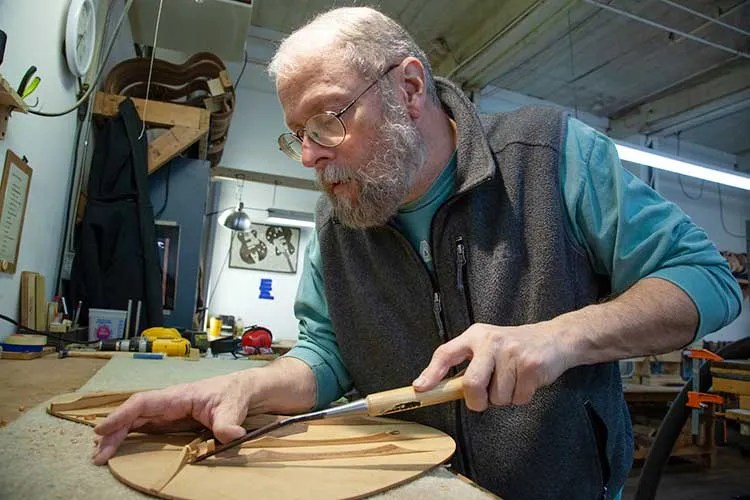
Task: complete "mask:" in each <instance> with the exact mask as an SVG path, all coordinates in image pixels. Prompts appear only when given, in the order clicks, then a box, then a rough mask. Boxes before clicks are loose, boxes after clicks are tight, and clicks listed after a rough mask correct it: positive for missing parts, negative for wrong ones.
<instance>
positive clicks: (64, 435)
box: [0, 357, 495, 500]
mask: <svg viewBox="0 0 750 500" xmlns="http://www.w3.org/2000/svg"><path fill="white" fill-rule="evenodd" d="M75 361H76V360H75V359H67V360H60V362H66V363H72V362H75ZM17 362H18V363H33V362H34V360H31V361H17ZM262 364H264V362H261V361H247V360H229V359H205V358H204V359H201V360H200V361H186V360H183V359H177V358H168V359H163V360H143V359H132V358H130V357H114V358H113V359H111V360H110V361H108V362H107V363H106V364H105V365H104V366H103V367H102V368H101V369H100V370H99V371H98V372H97V373H96V374H95V375H94V376H93V377H92V378H91V379H90V380H89V381H88V382H87V383H86V384H85V385H83V387H81V388H80V389H79V390H78V391H77V392H83V393H85V392H94V391H124V390H133V389H141V388H143V389H148V388H159V387H165V386H168V385H173V384H176V383H181V382H189V381H194V380H199V379H203V378H207V377H211V376H215V375H222V374H226V373H231V372H234V371H237V370H241V369H245V368H249V367H251V366H259V365H262ZM49 376H50V377H54V376H55V374H54V373H50V374H49ZM47 404H48V403H46V402H45V403H43V404H40V405H38V406H36V407H34V408H31V409H29V410H26V411H25V412H24V414H23V416H21V417H20V418H19V419H17V420H15V421H13V422H11V423H10V424H9V425H7V426H6V427H3V428H1V429H0V449H2V450H3V456H2V459H0V498H29V499H36V498H44V499H45V500H46V499H51V498H66V499H67V498H76V499H87V498H91V499H100V498H107V499H113V498H115V499H117V498H123V499H142V498H150V497H147V496H146V495H144V494H142V493H139V492H138V491H135V490H133V489H131V488H129V487H127V486H125V485H124V484H122V483H120V482H119V481H118V480H117V479H115V478H114V477H113V476H112V475H111V474H110V472H109V470H108V468H107V467H106V466H101V467H98V466H95V465H93V464H92V463H91V459H90V457H91V453H92V450H93V439H94V433H93V430H92V429H91V428H90V427H88V426H84V425H81V424H77V423H74V422H69V421H66V420H62V419H59V418H55V417H53V416H50V415H48V414H47V413H46V407H47ZM238 488H252V485H247V484H245V485H242V484H238ZM266 493H267V492H266ZM427 497H429V498H431V499H435V498H445V499H449V498H450V499H455V498H461V499H487V498H495V497H493V496H492V495H490V494H488V493H487V492H486V491H484V490H482V489H481V488H479V487H477V486H476V485H474V484H473V483H471V482H469V481H468V480H466V479H464V478H461V477H459V476H456V475H455V474H453V473H451V472H450V471H448V470H447V469H446V467H445V466H440V467H437V468H435V469H433V470H432V471H430V472H428V473H427V474H425V475H423V476H421V477H420V478H418V479H416V480H414V481H412V482H410V483H407V484H404V485H401V486H398V487H396V488H394V489H392V490H389V491H386V492H384V493H381V494H379V495H377V496H374V497H372V498H377V499H412V498H427Z"/></svg>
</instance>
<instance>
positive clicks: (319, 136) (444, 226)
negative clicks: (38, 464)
mask: <svg viewBox="0 0 750 500" xmlns="http://www.w3.org/2000/svg"><path fill="white" fill-rule="evenodd" d="M269 71H270V73H271V75H272V76H273V77H274V78H275V81H276V88H277V91H278V96H279V100H280V102H281V106H282V108H283V111H284V117H285V121H286V124H287V126H288V128H289V132H285V133H283V134H282V135H281V136H280V137H279V146H280V148H281V150H282V151H284V152H285V153H286V154H288V155H289V156H290V157H292V158H294V159H297V160H300V161H301V162H302V164H303V165H304V166H305V167H307V168H313V169H315V174H316V176H317V179H318V181H319V183H320V186H321V188H322V190H323V191H324V193H325V194H324V196H322V197H321V199H320V201H319V203H318V206H317V214H316V230H315V234H314V235H313V238H312V240H311V243H310V245H309V246H308V248H307V251H306V255H305V263H304V270H303V275H302V277H301V282H300V288H299V291H298V296H297V302H296V305H295V313H296V315H297V317H298V318H299V328H300V340H299V342H298V344H297V346H296V347H295V348H294V349H292V350H291V351H290V352H289V354H287V355H286V356H284V357H283V358H281V359H279V360H277V361H275V362H273V363H271V364H270V365H268V366H266V367H263V368H256V369H250V370H247V371H245V372H240V373H237V374H233V375H228V376H224V377H219V378H215V379H210V380H206V381H201V382H197V383H193V384H187V385H181V386H175V387H172V388H168V389H164V390H161V391H154V392H149V393H144V394H139V395H136V396H134V397H133V398H131V400H129V401H128V402H127V403H125V404H124V405H123V406H122V407H121V408H120V409H119V410H118V411H116V412H115V413H113V414H112V415H111V416H110V417H109V418H108V419H107V420H106V421H105V422H103V423H102V424H100V425H99V426H98V427H97V428H96V429H95V431H96V432H97V434H99V435H100V439H99V442H98V445H97V449H96V453H95V459H94V460H95V462H96V463H104V462H106V460H107V459H108V458H109V457H111V456H112V455H113V454H114V452H115V450H116V449H117V446H118V445H119V443H120V442H121V441H122V439H124V437H125V436H126V434H127V433H128V432H129V431H132V430H137V429H141V428H150V429H155V428H156V429H158V428H167V429H170V430H173V429H175V428H176V427H177V426H178V425H179V424H180V423H182V422H184V421H186V420H188V421H190V422H199V423H200V424H202V425H204V426H206V427H208V428H210V429H212V430H213V432H214V434H215V436H216V437H217V438H218V439H219V440H221V441H227V440H230V439H234V438H237V437H240V436H242V435H243V434H244V430H243V429H242V428H241V427H240V426H239V425H238V424H239V423H240V422H241V421H242V420H243V419H244V418H245V416H246V415H247V414H251V413H259V412H269V411H272V412H279V413H291V412H302V411H307V410H311V409H313V408H321V407H325V406H326V405H328V404H330V403H331V402H332V401H334V400H336V399H337V398H339V397H340V396H341V395H343V394H345V393H346V392H347V391H349V390H350V389H351V388H352V387H353V388H355V389H356V390H357V391H358V392H359V393H360V394H361V395H367V394H370V393H373V392H376V391H380V390H385V389H391V388H395V387H399V386H404V385H409V384H413V385H414V387H415V388H416V389H417V390H427V389H430V388H432V387H434V386H435V385H436V384H437V383H438V382H439V381H440V380H441V379H442V378H443V377H445V376H446V375H448V374H449V373H455V372H456V371H457V370H459V369H462V368H464V367H465V374H464V395H465V401H462V402H456V403H452V404H443V405H438V406H433V407H429V408H423V409H419V410H415V411H413V412H408V413H404V414H401V415H403V416H404V417H405V418H409V419H413V420H416V421H419V422H421V423H425V424H427V425H431V426H434V427H436V428H438V429H441V430H443V431H445V432H447V433H449V434H450V435H451V436H453V437H454V439H455V440H456V442H457V453H456V454H455V456H454V458H453V466H454V467H455V468H456V470H458V471H460V472H461V473H463V474H465V475H467V476H469V477H470V478H472V479H473V480H474V481H476V482H477V483H479V484H480V485H482V486H484V487H485V488H488V489H489V490H491V491H493V492H495V493H496V494H498V495H500V496H502V497H503V498H507V499H515V498H535V499H538V498H550V499H561V498H592V499H593V498H611V497H615V496H617V495H619V493H620V491H621V489H622V486H623V484H624V481H625V478H626V476H627V473H628V470H629V468H630V464H631V460H632V447H633V443H632V434H631V428H630V420H629V416H628V411H627V407H626V405H625V402H624V399H623V395H622V386H621V382H620V374H619V371H618V365H617V363H616V361H617V360H618V359H622V358H628V357H633V356H642V355H646V354H652V353H660V352H666V351H670V350H674V349H677V348H680V347H682V346H684V345H686V344H688V343H690V342H691V341H693V340H694V339H695V338H697V337H699V336H702V335H705V334H706V333H709V332H711V331H714V330H716V329H718V328H721V327H722V326H724V325H725V324H727V323H728V322H729V321H731V320H732V319H734V317H736V316H737V314H738V312H739V309H740V300H741V299H740V294H739V289H738V287H737V284H736V282H735V281H734V280H733V278H732V276H731V274H730V272H729V269H728V267H727V265H726V262H725V261H724V259H723V258H722V257H721V256H720V255H719V253H718V252H717V251H716V249H715V247H714V246H713V244H712V243H711V242H710V241H709V240H708V238H707V237H706V235H705V233H704V232H703V231H702V230H701V229H700V228H698V227H697V226H695V225H694V224H693V223H692V222H691V221H690V219H689V218H688V217H687V216H686V215H685V214H684V213H683V212H682V211H680V210H679V208H677V207H676V206H675V205H673V204H671V203H669V202H667V201H665V200H664V199H663V198H661V197H660V196H659V195H658V194H657V193H655V192H654V191H653V190H651V189H650V188H649V187H647V186H646V185H645V184H643V183H641V182H640V181H639V180H638V179H636V178H635V177H634V176H633V175H631V174H630V173H628V172H627V171H626V170H625V169H623V168H622V166H621V164H620V162H619V159H618V158H617V154H616V151H615V149H614V146H613V144H612V143H611V142H610V141H609V140H608V139H607V138H606V137H605V136H603V135H602V134H599V133H597V132H596V131H594V130H593V129H591V128H589V127H586V126H585V125H583V124H582V123H581V122H579V121H577V120H575V119H573V118H570V117H568V116H567V115H566V114H565V113H563V112H561V111H558V110H554V109H547V108H524V109H521V110H518V111H515V112H511V113H505V114H499V115H494V116H479V115H478V114H477V112H476V110H475V109H474V106H473V105H472V103H471V102H470V101H469V100H468V99H467V98H466V97H465V96H464V94H463V93H462V92H461V90H460V89H459V88H458V87H456V86H455V85H454V84H453V83H451V82H449V81H447V80H444V79H440V78H435V77H433V76H432V74H431V70H430V65H429V62H428V60H427V58H426V56H425V54H424V52H423V51H422V50H421V49H420V48H419V47H418V46H417V45H416V44H415V42H414V41H413V40H412V38H411V37H410V36H409V35H408V33H406V31H405V30H404V29H403V28H401V27H400V26H399V25H398V24H397V23H396V22H394V21H393V20H391V19H389V18H388V17H386V16H384V15H382V14H380V13H379V12H377V11H375V10H372V9H369V8H343V9H336V10H332V11H329V12H327V13H325V14H323V15H321V16H319V17H317V18H316V19H315V20H313V21H312V22H310V23H309V24H307V25H306V26H304V27H302V28H300V29H299V30H297V31H296V32H295V33H293V34H292V35H290V36H289V38H287V39H286V40H285V41H284V42H283V43H282V44H281V46H280V48H279V50H278V52H277V54H276V56H275V57H274V59H273V61H272V62H271V64H270V67H269Z"/></svg>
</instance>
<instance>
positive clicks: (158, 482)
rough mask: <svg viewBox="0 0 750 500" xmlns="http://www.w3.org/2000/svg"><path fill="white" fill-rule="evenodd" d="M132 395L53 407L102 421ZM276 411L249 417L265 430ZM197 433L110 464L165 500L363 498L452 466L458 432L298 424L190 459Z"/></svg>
mask: <svg viewBox="0 0 750 500" xmlns="http://www.w3.org/2000/svg"><path fill="white" fill-rule="evenodd" d="M131 394H133V393H132V392H126V393H91V394H68V395H66V396H62V397H60V398H56V399H55V401H54V402H53V403H52V404H50V406H49V407H48V409H47V411H48V412H49V413H51V414H52V415H55V416H59V417H61V418H65V419H68V420H73V421H76V422H81V423H85V424H87V425H96V423H98V422H100V421H101V420H103V419H104V418H105V417H106V415H108V414H109V413H110V412H112V411H113V410H114V409H115V408H117V406H119V405H120V404H121V403H122V402H123V401H125V400H126V399H127V398H128V397H129V396H130V395H131ZM278 418H280V417H278V416H275V415H258V416H254V417H248V418H247V419H246V420H245V422H243V426H244V427H246V428H248V429H256V428H259V427H261V426H263V425H266V424H268V423H271V422H273V421H275V420H277V419H278ZM207 437H208V436H201V435H199V434H197V433H185V432H183V433H176V434H162V435H146V434H131V435H130V436H129V437H128V438H127V439H126V440H125V441H124V442H123V444H122V445H121V446H120V448H119V450H118V452H117V455H116V456H115V457H113V458H111V459H110V460H109V468H110V471H111V472H112V474H113V475H114V476H115V477H116V478H117V479H119V480H120V481H122V482H123V483H125V484H127V485H128V486H130V487H132V488H135V489H137V490H140V491H143V492H144V493H148V494H150V495H155V496H159V497H163V498H176V499H202V498H226V499H229V500H232V499H241V498H250V497H252V498H256V499H266V498H267V499H273V500H286V499H292V498H326V499H334V498H361V497H364V496H369V495H372V494H375V493H377V492H380V491H384V490H386V489H389V488H392V487H394V486H397V485H399V484H402V483H404V482H407V481H409V480H413V479H415V478H417V477H418V476H420V475H421V474H423V473H424V472H426V471H428V470H430V469H432V468H433V467H435V466H437V465H439V464H441V463H443V462H445V461H447V460H448V459H449V458H450V457H451V456H452V455H453V452H454V451H455V442H454V441H453V439H451V437H450V436H448V435H447V434H444V433H443V432H440V431H438V430H436V429H433V428H431V427H427V426H424V425H420V424H415V423H413V422H405V421H402V420H396V419H391V418H379V417H340V418H332V419H326V420H320V421H312V422H307V423H299V424H292V425H290V426H289V427H287V428H282V429H278V430H276V431H274V432H272V433H270V434H268V435H266V436H263V437H262V438H259V439H257V440H254V441H248V442H247V443H244V444H243V445H242V446H241V447H237V448H236V449H234V450H230V451H227V452H225V453H224V454H221V455H217V456H215V457H211V458H209V459H206V460H204V461H203V462H200V463H199V464H191V463H189V459H190V457H191V454H194V453H196V450H197V449H200V447H202V446H205V445H206V439H207Z"/></svg>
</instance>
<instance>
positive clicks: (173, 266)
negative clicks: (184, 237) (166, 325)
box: [154, 220, 180, 314]
mask: <svg viewBox="0 0 750 500" xmlns="http://www.w3.org/2000/svg"><path fill="white" fill-rule="evenodd" d="M154 224H155V238H156V247H157V251H158V255H159V268H160V269H161V303H162V308H163V310H164V314H170V313H171V312H172V311H173V310H174V307H175V300H176V299H177V271H178V262H179V258H180V226H179V225H177V223H176V222H173V221H165V220H157V221H155V223H154Z"/></svg>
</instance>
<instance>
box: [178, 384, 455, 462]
mask: <svg viewBox="0 0 750 500" xmlns="http://www.w3.org/2000/svg"><path fill="white" fill-rule="evenodd" d="M463 397H464V391H463V376H459V377H455V378H452V379H448V380H444V381H442V382H440V384H438V385H437V386H436V387H435V388H434V389H431V390H429V391H425V392H417V391H415V390H414V388H413V387H412V386H408V387H402V388H400V389H392V390H390V391H383V392H376V393H375V394H370V395H369V396H367V397H366V398H364V399H359V400H357V401H353V402H351V403H348V404H344V405H341V406H335V407H333V408H326V409H325V410H319V411H314V412H310V413H303V414H300V415H293V416H291V417H288V418H285V419H282V420H279V421H277V422H273V423H271V424H268V425H265V426H263V427H261V428H259V429H256V430H254V431H248V432H247V434H245V435H244V436H242V437H241V438H237V439H235V440H232V441H229V442H228V443H226V444H222V445H219V446H217V447H216V448H215V449H213V450H209V451H208V452H206V453H204V454H202V455H199V456H198V457H196V458H195V459H194V460H192V462H190V463H197V462H200V461H202V460H205V459H206V458H208V457H211V456H213V455H216V454H217V453H221V452H222V451H225V450H228V449H230V448H234V447H236V446H239V445H240V444H242V443H244V442H245V441H249V440H251V439H256V438H258V437H260V436H262V435H264V434H267V433H269V432H271V431H275V430H276V429H278V428H280V427H285V426H287V425H289V424H294V423H298V422H307V421H309V420H320V419H324V418H332V417H341V416H344V415H346V416H359V415H362V416H365V415H367V416H370V417H379V416H382V415H390V414H391V413H398V412H402V411H407V410H414V409H417V408H422V407H424V406H431V405H436V404H439V403H447V402H449V401H455V400H457V399H463Z"/></svg>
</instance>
